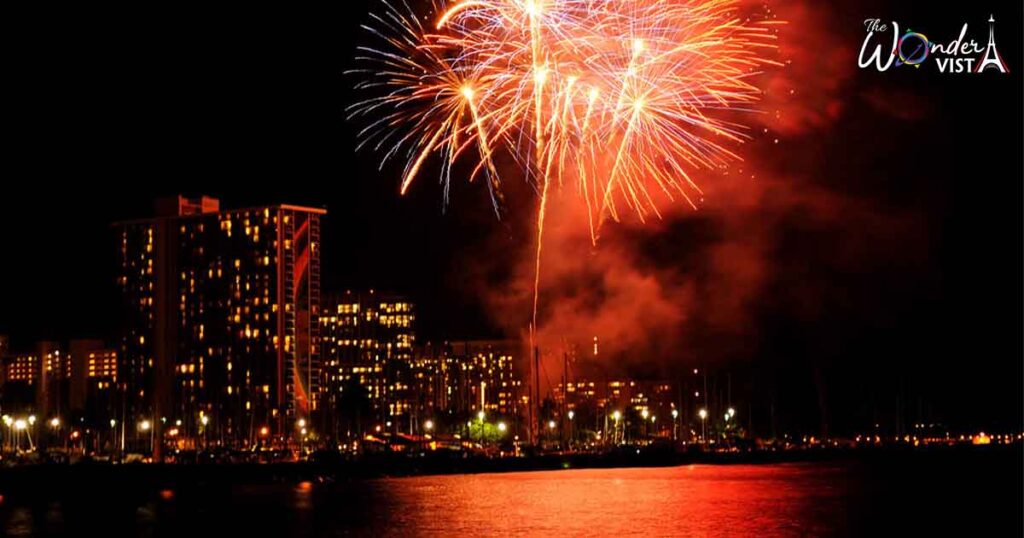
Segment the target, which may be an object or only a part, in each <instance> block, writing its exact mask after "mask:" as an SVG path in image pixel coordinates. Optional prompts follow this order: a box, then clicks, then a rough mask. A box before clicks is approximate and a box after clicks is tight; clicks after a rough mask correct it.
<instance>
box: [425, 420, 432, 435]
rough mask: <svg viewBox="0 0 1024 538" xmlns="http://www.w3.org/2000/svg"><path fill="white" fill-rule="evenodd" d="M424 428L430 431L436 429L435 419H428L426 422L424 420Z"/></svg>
mask: <svg viewBox="0 0 1024 538" xmlns="http://www.w3.org/2000/svg"><path fill="white" fill-rule="evenodd" d="M423 429H424V430H427V431H428V432H429V431H432V430H433V429H434V421H433V420H427V421H426V422H424V423H423Z"/></svg>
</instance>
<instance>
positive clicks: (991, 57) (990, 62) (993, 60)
mask: <svg viewBox="0 0 1024 538" xmlns="http://www.w3.org/2000/svg"><path fill="white" fill-rule="evenodd" d="M989 67H995V68H996V69H998V70H999V72H1000V73H1009V72H1010V70H1009V69H1007V68H1006V63H1005V62H1003V58H1002V57H1001V56H999V51H997V50H996V19H995V17H993V16H992V15H989V16H988V47H986V48H985V56H984V57H982V59H981V62H979V63H978V67H976V68H975V69H974V72H975V73H981V72H982V71H984V70H986V69H988V68H989Z"/></svg>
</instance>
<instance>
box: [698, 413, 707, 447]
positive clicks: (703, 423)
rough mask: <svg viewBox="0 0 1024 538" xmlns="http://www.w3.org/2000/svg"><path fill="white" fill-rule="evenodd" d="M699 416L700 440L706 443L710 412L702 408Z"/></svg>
mask: <svg viewBox="0 0 1024 538" xmlns="http://www.w3.org/2000/svg"><path fill="white" fill-rule="evenodd" d="M697 415H699V416H700V438H701V441H703V442H705V443H706V442H707V418H708V410H707V409H703V408H702V409H701V410H700V411H698V412H697Z"/></svg>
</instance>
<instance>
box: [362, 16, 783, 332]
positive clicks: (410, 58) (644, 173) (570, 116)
mask: <svg viewBox="0 0 1024 538" xmlns="http://www.w3.org/2000/svg"><path fill="white" fill-rule="evenodd" d="M385 5H386V9H385V11H384V12H383V14H382V15H376V16H373V18H374V21H375V23H374V24H373V25H371V26H367V29H368V30H370V31H371V32H372V33H373V34H374V35H375V36H377V37H378V38H380V40H381V42H380V43H379V44H378V46H376V47H372V46H368V47H363V48H361V50H362V51H364V52H365V54H364V55H363V56H362V58H361V59H363V60H365V61H366V62H367V63H366V67H365V68H363V69H360V70H359V71H358V72H359V73H361V74H362V75H363V76H365V80H364V82H362V83H361V84H360V87H363V88H368V89H374V91H375V92H376V95H375V96H374V97H371V98H368V99H366V100H364V101H362V102H360V103H358V104H356V105H354V106H353V107H352V108H351V114H352V116H366V117H369V118H371V119H372V121H371V123H370V125H369V126H368V127H367V128H366V129H364V131H363V133H362V134H363V136H364V139H363V144H367V143H370V144H374V145H375V147H377V148H387V151H386V154H385V158H384V160H385V161H386V160H387V159H389V158H391V157H393V156H395V155H398V154H404V157H405V159H406V167H405V170H404V173H403V177H402V181H401V188H400V189H401V192H402V193H405V192H406V190H407V189H408V188H409V186H410V185H411V184H412V183H413V181H414V180H415V179H416V177H417V176H418V175H419V173H420V172H421V170H422V167H423V164H424V162H425V161H426V160H427V159H428V158H430V157H431V156H439V157H440V162H441V166H440V174H441V181H442V184H443V185H444V191H445V198H446V201H447V192H448V185H449V184H450V179H451V177H450V176H451V170H452V164H453V163H454V162H455V161H456V160H457V159H458V158H459V157H462V156H465V155H467V154H471V155H472V156H473V157H472V158H473V159H474V161H473V162H474V163H475V164H474V168H473V170H472V172H471V173H470V177H469V180H470V181H473V180H474V178H475V177H476V176H478V175H481V174H482V175H484V176H485V177H486V178H487V185H488V188H489V190H490V193H491V199H492V202H493V205H494V209H495V211H496V212H497V213H498V214H499V215H500V212H501V210H502V203H503V196H502V180H501V177H500V176H499V173H498V169H497V167H496V166H495V164H494V159H495V155H496V153H498V152H501V153H502V154H504V155H507V156H510V157H511V158H512V159H514V160H515V162H517V163H519V165H520V166H521V170H522V175H523V176H524V177H525V178H526V180H527V181H530V182H531V184H532V185H534V187H535V189H536V192H537V193H538V196H539V203H538V214H537V245H536V249H537V252H536V253H537V260H536V276H537V279H538V281H537V282H539V275H540V254H541V245H542V241H541V239H542V237H543V233H544V232H543V231H544V218H545V211H546V209H547V198H548V195H549V193H550V188H551V185H552V184H553V183H554V184H556V185H558V186H559V187H561V186H566V185H569V186H572V187H573V189H574V190H575V191H576V192H577V193H578V194H579V196H581V197H582V198H583V199H584V200H585V202H586V206H587V208H588V215H589V219H588V220H589V223H588V224H589V226H590V230H591V238H592V240H593V241H595V242H596V241H597V238H598V231H599V230H600V226H601V223H602V222H603V221H604V220H605V219H606V218H612V219H619V218H620V215H621V213H622V210H623V209H624V208H625V209H628V210H630V211H632V212H633V213H635V214H636V215H637V216H638V218H640V219H641V220H642V219H644V218H646V217H647V216H649V215H651V214H654V215H656V216H657V215H659V213H658V207H657V204H656V200H657V199H659V198H661V199H667V200H674V199H677V198H682V199H683V200H685V201H686V202H687V203H689V204H690V205H691V206H693V207H696V204H697V202H698V201H699V196H700V189H699V187H698V186H697V184H696V183H695V182H694V181H693V180H692V178H691V174H692V173H693V171H694V170H699V169H708V168H716V167H719V166H723V165H726V164H727V163H728V162H730V161H732V160H736V159H739V157H738V156H737V155H736V154H735V153H734V152H733V151H732V150H731V149H729V147H728V146H730V145H734V144H735V143H738V142H742V141H743V140H744V139H745V138H747V135H746V134H745V129H744V127H743V126H742V125H740V124H737V123H734V121H733V120H732V119H730V118H733V117H735V116H734V115H733V114H732V113H731V112H732V111H750V110H752V108H751V105H752V103H754V102H755V101H756V100H757V99H758V96H759V94H760V90H758V88H756V87H755V86H754V85H753V84H752V83H751V77H752V76H754V75H755V74H757V73H758V72H759V70H761V69H762V68H763V67H764V66H765V65H768V64H774V63H775V62H772V61H770V60H768V59H766V58H765V57H764V56H762V52H763V51H764V50H765V49H769V48H772V47H773V46H774V45H773V40H774V38H775V33H774V31H773V29H772V28H771V25H772V24H774V21H769V20H756V21H755V20H751V19H750V18H749V17H744V18H741V16H740V9H739V2H738V0H462V1H458V2H455V1H453V2H445V1H440V2H438V3H435V5H434V6H433V11H432V13H431V14H429V15H428V16H427V17H425V18H424V17H422V16H417V15H416V14H415V13H414V12H413V11H412V10H411V9H409V8H408V7H407V6H404V4H403V6H404V7H403V8H401V9H399V8H396V7H395V6H394V5H393V4H388V3H386V2H385ZM424 21H426V22H424ZM537 282H535V293H534V305H533V326H535V325H536V317H537V313H536V312H537V293H536V288H537V287H538V285H537Z"/></svg>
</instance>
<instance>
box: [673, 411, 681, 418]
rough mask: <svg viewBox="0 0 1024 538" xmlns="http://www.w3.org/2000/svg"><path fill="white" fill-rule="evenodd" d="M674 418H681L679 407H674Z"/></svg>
mask: <svg viewBox="0 0 1024 538" xmlns="http://www.w3.org/2000/svg"><path fill="white" fill-rule="evenodd" d="M672 418H679V410H678V409H673V410H672Z"/></svg>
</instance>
